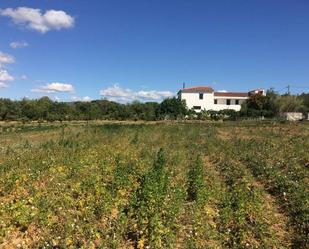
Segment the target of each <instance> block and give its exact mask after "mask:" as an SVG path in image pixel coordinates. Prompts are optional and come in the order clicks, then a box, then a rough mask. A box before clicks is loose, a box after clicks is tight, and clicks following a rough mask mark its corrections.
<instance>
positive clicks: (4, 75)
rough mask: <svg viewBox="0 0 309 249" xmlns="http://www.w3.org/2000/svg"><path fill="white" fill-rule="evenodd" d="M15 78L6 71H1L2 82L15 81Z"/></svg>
mask: <svg viewBox="0 0 309 249" xmlns="http://www.w3.org/2000/svg"><path fill="white" fill-rule="evenodd" d="M13 80H14V77H13V76H12V75H10V74H9V73H8V71H6V70H1V69H0V82H3V81H13Z"/></svg>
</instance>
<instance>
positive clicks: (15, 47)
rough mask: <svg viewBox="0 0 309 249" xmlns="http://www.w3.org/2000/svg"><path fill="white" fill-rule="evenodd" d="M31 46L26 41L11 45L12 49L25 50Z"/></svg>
mask: <svg viewBox="0 0 309 249" xmlns="http://www.w3.org/2000/svg"><path fill="white" fill-rule="evenodd" d="M28 46H29V44H28V43H27V42H25V41H15V42H11V43H10V47H11V48H14V49H17V48H24V47H28Z"/></svg>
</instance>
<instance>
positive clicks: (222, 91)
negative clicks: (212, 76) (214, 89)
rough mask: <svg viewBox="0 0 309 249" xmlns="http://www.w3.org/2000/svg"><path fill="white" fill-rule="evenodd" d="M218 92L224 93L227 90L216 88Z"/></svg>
mask: <svg viewBox="0 0 309 249" xmlns="http://www.w3.org/2000/svg"><path fill="white" fill-rule="evenodd" d="M218 92H219V93H226V92H227V90H218Z"/></svg>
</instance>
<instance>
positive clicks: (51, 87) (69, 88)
mask: <svg viewBox="0 0 309 249" xmlns="http://www.w3.org/2000/svg"><path fill="white" fill-rule="evenodd" d="M31 91H32V92H36V93H56V92H68V93H73V92H74V87H73V85H71V84H68V83H59V82H53V83H50V84H46V85H45V86H40V87H39V88H35V89H32V90H31Z"/></svg>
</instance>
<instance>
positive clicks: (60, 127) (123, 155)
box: [0, 122, 309, 248]
mask: <svg viewBox="0 0 309 249" xmlns="http://www.w3.org/2000/svg"><path fill="white" fill-rule="evenodd" d="M308 148H309V124H308V123H305V122H304V123H296V124H290V123H272V122H225V123H191V124H186V123H181V122H179V123H170V122H166V123H141V124H140V123H138V124H134V123H133V124H116V123H107V124H100V123H97V122H75V123H74V122H72V123H69V124H61V123H43V124H40V123H37V124H22V123H12V124H1V128H0V248H308V247H309V240H308V238H309V226H308V225H309V187H308V183H309V181H308V180H309V151H308Z"/></svg>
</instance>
